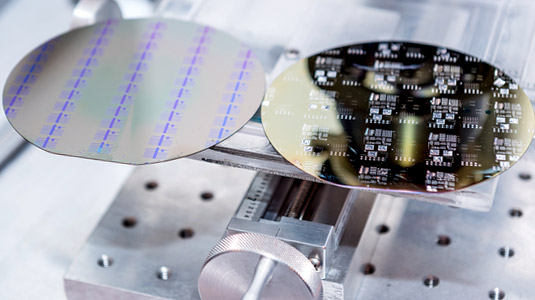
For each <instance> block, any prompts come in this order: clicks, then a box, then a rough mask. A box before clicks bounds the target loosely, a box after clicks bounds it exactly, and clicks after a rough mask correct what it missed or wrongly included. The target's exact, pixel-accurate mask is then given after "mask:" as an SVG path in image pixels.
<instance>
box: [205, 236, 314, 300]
mask: <svg viewBox="0 0 535 300" xmlns="http://www.w3.org/2000/svg"><path fill="white" fill-rule="evenodd" d="M198 283H199V293H200V294H201V298H202V299H203V300H215V299H218V300H253V299H254V300H284V299H291V300H321V299H322V284H321V279H320V277H319V275H318V273H317V271H316V269H315V268H314V266H313V265H312V263H311V262H310V261H309V260H308V259H307V257H306V256H305V255H303V254H302V253H301V252H299V250H297V249H295V248H294V247H292V246H290V245H288V244H287V243H285V242H283V241H281V240H279V239H277V238H275V237H272V236H268V235H263V234H256V233H239V234H234V235H230V236H228V237H226V238H224V239H223V240H221V241H220V242H219V243H218V244H217V245H216V246H215V247H214V248H213V249H212V251H210V254H209V255H208V258H207V259H206V262H205V263H204V266H203V268H202V270H201V274H200V276H199V281H198Z"/></svg>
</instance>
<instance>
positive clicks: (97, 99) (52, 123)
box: [3, 19, 265, 164]
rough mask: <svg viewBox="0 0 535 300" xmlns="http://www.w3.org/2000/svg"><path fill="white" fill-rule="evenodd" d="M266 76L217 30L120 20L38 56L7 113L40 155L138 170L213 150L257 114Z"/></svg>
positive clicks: (9, 87)
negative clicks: (126, 165) (137, 167)
mask: <svg viewBox="0 0 535 300" xmlns="http://www.w3.org/2000/svg"><path fill="white" fill-rule="evenodd" d="M264 90H265V75H264V71H263V69H262V66H261V65H260V62H259V61H258V60H257V58H256V57H255V56H254V54H253V53H252V52H251V50H250V49H249V48H247V47H246V46H244V45H243V44H242V43H240V42H239V41H237V40H235V39H234V38H232V37H230V36H228V35H226V34H223V33H221V32H219V31H216V30H214V29H212V28H210V27H206V26H202V25H198V24H194V23H187V22H182V21H177V20H169V19H139V20H123V21H119V20H110V21H108V22H106V23H103V24H98V25H94V26H90V27H85V28H82V29H78V30H74V31H71V32H68V33H66V34H63V35H61V36H59V37H57V38H54V39H52V40H50V41H49V42H47V43H44V44H43V45H40V46H39V47H37V48H36V49H35V50H34V51H32V52H31V53H30V54H28V55H27V56H26V57H25V58H24V59H23V60H22V61H21V62H20V63H19V64H18V65H17V66H16V68H15V69H14V70H13V72H12V73H11V74H10V76H9V78H8V80H7V83H6V85H5V88H4V95H3V104H4V111H5V113H6V115H7V116H8V119H9V121H10V122H11V124H12V125H13V126H14V127H15V129H16V130H17V131H18V132H19V133H20V134H21V135H22V136H23V137H24V138H26V139H27V140H28V141H30V142H31V143H33V144H35V145H36V146H38V147H40V148H42V149H44V150H47V151H50V152H53V153H58V154H66V155H72V156H79V157H86V158H93V159H99V160H107V161H114V162H121V163H130V164H144V163H153V162H158V161H164V160H170V159H175V158H178V157H182V156H186V155H190V154H192V153H195V152H198V151H201V150H203V149H206V148H208V147H210V146H212V145H214V144H216V143H218V142H220V141H222V140H224V139H225V138H227V137H228V136H230V135H231V134H232V133H234V132H235V131H237V130H238V129H239V128H241V127H242V126H243V125H244V124H245V123H246V122H247V121H248V120H249V119H250V118H251V117H252V116H253V114H254V113H255V111H256V110H257V109H258V106H259V105H260V101H261V99H262V96H263V94H264Z"/></svg>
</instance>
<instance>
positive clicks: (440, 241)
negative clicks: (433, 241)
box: [437, 235, 451, 247]
mask: <svg viewBox="0 0 535 300" xmlns="http://www.w3.org/2000/svg"><path fill="white" fill-rule="evenodd" d="M449 244H451V238H450V237H449V236H447V235H439V236H438V238H437V245H439V246H443V247H445V246H448V245H449Z"/></svg>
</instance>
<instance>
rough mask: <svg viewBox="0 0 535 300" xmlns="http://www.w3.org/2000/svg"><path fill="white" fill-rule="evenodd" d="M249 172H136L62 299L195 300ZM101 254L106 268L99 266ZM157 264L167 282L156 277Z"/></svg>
mask: <svg viewBox="0 0 535 300" xmlns="http://www.w3.org/2000/svg"><path fill="white" fill-rule="evenodd" d="M254 174H255V173H254V172H251V171H247V170H243V169H237V168H230V167H224V166H217V165H213V164H208V163H205V162H199V161H194V160H177V161H172V162H169V163H165V164H156V165H149V166H142V167H138V168H136V169H135V171H134V172H133V174H132V176H131V177H130V178H129V179H128V181H127V182H126V184H125V185H124V187H123V189H122V190H121V192H120V194H119V195H118V197H117V199H116V200H115V201H114V203H113V205H112V206H111V207H110V209H109V210H108V212H107V213H106V214H105V215H104V217H103V218H102V220H101V221H100V223H99V225H98V226H97V227H96V229H95V231H94V232H93V233H92V234H91V236H90V237H89V239H88V240H87V243H86V244H85V246H84V247H83V249H82V250H81V252H80V253H79V254H78V255H77V257H76V259H75V260H74V261H73V263H72V264H71V266H70V267H69V270H68V271H67V273H66V275H65V291H66V294H67V297H68V298H69V299H76V300H80V299H95V298H97V297H98V298H99V299H103V300H104V299H131V298H132V299H162V298H163V299H198V298H199V296H198V291H197V276H198V274H199V272H200V269H201V267H202V264H203V262H204V260H205V259H206V257H207V255H208V253H209V251H210V249H211V248H212V246H213V245H215V244H216V243H217V242H218V241H219V240H220V239H221V238H222V237H223V234H224V231H225V228H226V225H227V223H228V220H229V219H230V218H231V216H232V215H233V213H234V211H235V209H236V207H237V206H238V204H239V202H240V201H241V199H242V197H243V195H244V194H245V192H246V190H247V188H248V186H249V184H250V183H251V181H252V179H253V176H254ZM128 220H131V221H132V220H135V221H133V223H135V225H134V226H130V227H129V225H128V224H131V223H132V222H130V223H129V221H128ZM125 222H126V223H125ZM125 224H126V225H125ZM102 255H107V256H108V257H111V258H112V260H113V263H112V264H111V266H110V267H108V268H103V267H101V266H100V265H99V263H98V261H99V258H101V256H102ZM162 266H164V267H166V268H168V269H169V273H170V274H171V275H170V277H169V279H168V280H162V279H160V278H159V277H158V272H159V270H160V268H161V267H162ZM121 297H122V298H121ZM136 297H138V298H136Z"/></svg>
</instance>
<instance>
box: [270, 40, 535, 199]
mask: <svg viewBox="0 0 535 300" xmlns="http://www.w3.org/2000/svg"><path fill="white" fill-rule="evenodd" d="M261 115H262V123H263V125H264V129H265V131H266V134H267V136H268V138H269V140H270V141H271V143H272V145H273V146H274V147H275V149H276V150H277V151H278V152H279V153H280V154H281V155H282V156H283V157H284V158H286V159H287V160H288V161H290V162H291V163H292V164H294V165H295V166H297V167H298V168H300V169H302V170H303V171H305V172H307V173H309V174H311V175H313V176H315V177H317V178H319V179H323V180H325V181H327V182H330V183H334V184H337V185H342V186H346V187H368V188H376V189H391V190H405V191H416V192H432V193H435V192H447V191H453V190H458V189H462V188H464V187H467V186H470V185H473V184H476V183H478V182H481V181H484V180H487V179H489V178H491V177H493V176H496V175H498V174H499V173H501V172H503V171H505V170H507V169H508V168H509V167H511V166H512V165H513V164H514V163H515V162H517V161H518V160H519V159H520V157H521V156H522V155H523V154H524V152H525V151H526V150H527V148H528V145H529V144H530V143H531V140H532V138H533V133H534V113H533V108H532V104H531V103H530V101H529V99H528V97H527V96H526V94H525V93H524V92H523V91H522V89H521V88H519V86H518V84H517V83H515V82H514V80H512V79H511V77H509V76H507V75H506V74H504V72H503V71H501V70H499V69H497V68H495V67H493V66H491V65H489V64H487V63H485V62H482V61H480V60H479V59H478V58H475V57H472V56H469V55H466V54H463V53H459V52H457V51H453V50H450V49H446V48H441V47H435V46H430V45H421V44H414V43H405V42H380V43H367V44H357V45H351V46H346V47H341V48H336V49H331V50H327V51H324V52H322V53H319V54H317V55H314V56H311V57H309V58H305V59H302V60H300V61H298V62H297V63H295V64H294V65H293V66H291V67H290V68H289V69H287V70H286V71H285V72H283V73H282V74H281V75H280V76H279V77H277V78H276V79H275V81H274V82H273V83H272V85H271V86H270V87H269V88H268V91H267V93H266V96H265V99H264V101H263V105H262V112H261Z"/></svg>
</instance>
